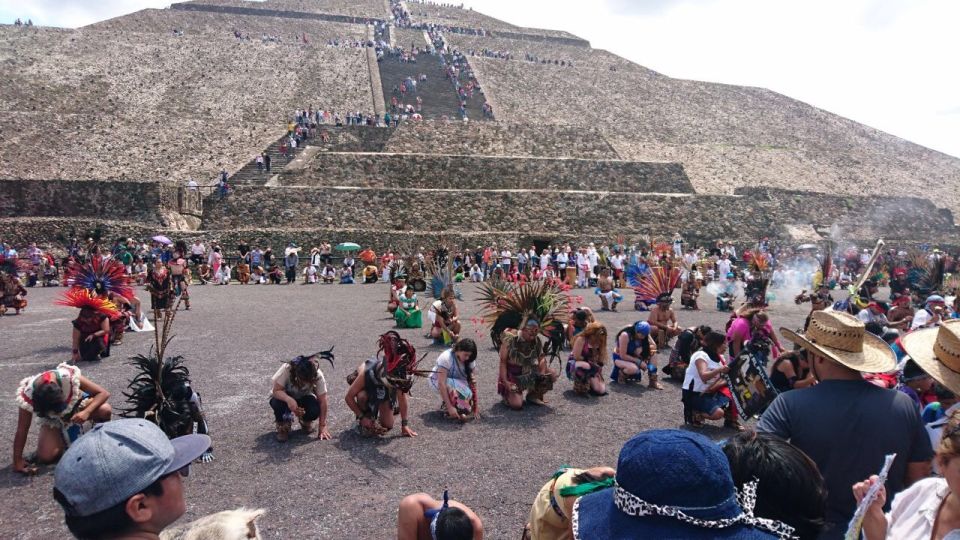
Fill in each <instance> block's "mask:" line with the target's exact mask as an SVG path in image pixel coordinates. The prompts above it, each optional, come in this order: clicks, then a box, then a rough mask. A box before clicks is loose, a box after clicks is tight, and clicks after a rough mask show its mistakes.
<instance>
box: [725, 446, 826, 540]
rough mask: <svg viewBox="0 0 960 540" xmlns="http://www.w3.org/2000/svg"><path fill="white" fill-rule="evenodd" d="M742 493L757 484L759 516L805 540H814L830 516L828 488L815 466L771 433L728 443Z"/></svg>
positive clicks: (735, 478)
mask: <svg viewBox="0 0 960 540" xmlns="http://www.w3.org/2000/svg"><path fill="white" fill-rule="evenodd" d="M723 453H724V454H726V456H727V460H728V461H729V462H730V471H731V473H732V474H733V483H734V484H735V485H736V486H737V489H738V490H743V489H744V485H746V484H748V483H750V482H751V481H753V480H757V481H758V483H757V506H756V507H754V509H753V513H754V515H755V516H757V517H759V518H767V519H773V520H777V521H782V522H784V523H786V524H787V525H790V526H791V527H793V529H794V531H795V534H796V536H798V537H799V538H800V540H815V539H816V538H817V536H819V534H820V531H821V530H822V529H823V525H824V518H825V516H826V512H827V489H826V486H825V485H824V483H823V477H822V476H821V475H820V470H819V469H817V465H816V463H814V462H813V460H811V459H810V457H809V456H807V455H806V454H804V453H803V451H801V450H800V449H798V448H797V447H795V446H793V445H792V444H790V443H788V442H786V441H784V440H783V439H781V438H779V437H776V436H773V435H769V434H766V433H756V432H753V431H746V432H743V433H739V434H737V435H734V436H733V437H731V438H730V439H728V440H727V442H726V444H724V445H723Z"/></svg>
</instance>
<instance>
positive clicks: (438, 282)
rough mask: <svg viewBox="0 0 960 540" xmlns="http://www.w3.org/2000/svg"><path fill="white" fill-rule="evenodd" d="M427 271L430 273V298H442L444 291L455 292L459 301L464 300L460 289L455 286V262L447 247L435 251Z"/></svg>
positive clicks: (428, 262)
mask: <svg viewBox="0 0 960 540" xmlns="http://www.w3.org/2000/svg"><path fill="white" fill-rule="evenodd" d="M427 271H428V272H430V274H431V276H432V277H431V278H430V289H429V290H430V296H432V297H433V298H440V297H441V296H442V295H443V291H445V290H449V291H452V292H453V295H454V297H456V299H457V300H462V299H463V293H462V292H461V291H460V288H459V287H457V286H456V285H454V281H453V261H452V260H451V259H450V257H449V251H448V250H447V248H445V247H439V248H437V249H436V251H434V253H433V257H431V258H430V259H429V260H428V261H427Z"/></svg>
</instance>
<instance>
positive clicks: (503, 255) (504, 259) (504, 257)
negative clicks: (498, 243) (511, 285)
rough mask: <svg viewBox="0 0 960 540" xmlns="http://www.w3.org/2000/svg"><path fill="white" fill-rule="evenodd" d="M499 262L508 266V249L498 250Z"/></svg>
mask: <svg viewBox="0 0 960 540" xmlns="http://www.w3.org/2000/svg"><path fill="white" fill-rule="evenodd" d="M500 262H501V263H502V264H503V265H504V266H510V250H507V249H505V250H503V251H501V252H500Z"/></svg>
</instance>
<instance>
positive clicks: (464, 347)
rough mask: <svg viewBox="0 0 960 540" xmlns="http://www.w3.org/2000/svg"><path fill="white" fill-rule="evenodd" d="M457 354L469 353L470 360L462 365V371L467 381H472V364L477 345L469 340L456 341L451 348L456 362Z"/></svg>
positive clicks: (475, 355) (474, 359)
mask: <svg viewBox="0 0 960 540" xmlns="http://www.w3.org/2000/svg"><path fill="white" fill-rule="evenodd" d="M458 352H467V353H470V358H468V359H467V361H466V362H464V363H463V371H464V373H465V374H466V376H467V380H472V379H473V363H474V361H476V359H477V343H476V342H475V341H473V340H472V339H470V338H463V339H461V340H460V341H458V342H457V343H456V344H455V345H454V346H453V356H454V360H456V356H457V353H458Z"/></svg>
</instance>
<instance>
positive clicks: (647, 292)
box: [627, 263, 680, 311]
mask: <svg viewBox="0 0 960 540" xmlns="http://www.w3.org/2000/svg"><path fill="white" fill-rule="evenodd" d="M627 283H628V284H629V285H630V286H631V287H633V292H634V294H636V300H635V301H634V308H635V309H636V310H637V311H648V310H649V309H650V306H651V305H653V304H655V303H656V302H657V298H659V297H660V295H661V294H663V293H672V292H673V290H674V289H676V288H677V284H678V283H680V269H679V268H671V267H669V266H655V267H653V268H649V267H647V265H646V263H642V264H631V265H630V267H629V268H627Z"/></svg>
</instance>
